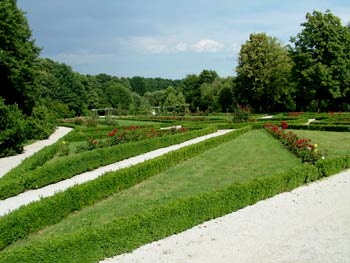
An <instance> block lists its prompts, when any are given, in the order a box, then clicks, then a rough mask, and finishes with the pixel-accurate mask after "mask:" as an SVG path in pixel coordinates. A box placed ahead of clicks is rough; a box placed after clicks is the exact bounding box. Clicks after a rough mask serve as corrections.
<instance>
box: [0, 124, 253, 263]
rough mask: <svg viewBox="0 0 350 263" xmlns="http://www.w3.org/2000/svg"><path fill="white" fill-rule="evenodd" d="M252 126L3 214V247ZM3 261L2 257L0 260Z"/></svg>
mask: <svg viewBox="0 0 350 263" xmlns="http://www.w3.org/2000/svg"><path fill="white" fill-rule="evenodd" d="M249 130H250V127H246V128H243V129H240V130H235V131H232V132H230V133H227V134H225V135H222V136H218V137H215V138H211V139H208V140H206V141H203V142H200V143H197V144H194V145H190V146H187V147H184V148H182V149H180V150H177V151H174V152H170V153H168V154H165V155H163V156H161V157H158V158H156V159H153V160H149V161H146V162H144V163H141V164H138V165H135V166H132V167H129V168H126V169H122V170H119V171H116V172H110V173H106V174H105V175H103V176H101V177H99V178H97V179H96V180H93V181H90V182H87V183H85V184H82V185H78V186H75V187H72V188H69V189H68V190H66V191H64V192H60V193H57V194H56V195H54V196H52V197H48V198H44V199H42V200H40V201H38V202H34V203H31V204H29V205H27V206H24V207H22V208H20V209H18V210H15V211H13V212H11V213H10V214H8V215H5V216H3V217H0V249H3V248H4V247H6V246H7V245H9V244H11V243H12V242H14V241H16V240H18V239H21V238H23V237H25V236H27V235H28V234H30V233H33V232H36V231H38V230H40V229H42V228H43V227H45V226H48V225H52V224H55V223H57V222H59V221H60V220H61V219H62V218H64V217H66V216H67V215H69V214H70V213H72V212H74V211H77V210H80V209H82V208H83V207H86V206H90V205H92V204H94V203H96V202H98V201H100V200H102V199H104V198H106V197H108V196H109V195H111V194H113V193H116V192H118V191H121V190H123V189H127V188H129V187H131V186H133V185H135V184H137V183H139V182H141V181H142V180H144V179H146V178H148V177H150V176H153V175H155V174H158V173H160V172H162V171H165V170H166V169H168V168H169V167H171V166H174V165H176V164H178V163H180V162H183V161H184V160H186V159H189V158H191V157H193V156H195V155H197V154H200V153H202V152H204V151H206V150H208V149H211V148H213V147H215V146H217V145H219V144H221V143H224V142H227V141H230V140H232V139H234V138H236V137H238V136H239V135H241V134H243V133H245V132H247V131H249ZM0 262H1V261H0Z"/></svg>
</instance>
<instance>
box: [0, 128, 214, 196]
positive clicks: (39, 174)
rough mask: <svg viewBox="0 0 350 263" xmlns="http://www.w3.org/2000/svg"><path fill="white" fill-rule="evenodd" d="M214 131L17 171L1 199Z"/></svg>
mask: <svg viewBox="0 0 350 263" xmlns="http://www.w3.org/2000/svg"><path fill="white" fill-rule="evenodd" d="M214 131H216V127H207V128H204V129H201V130H195V131H190V132H186V133H181V134H175V135H169V136H162V137H157V138H152V139H148V140H143V141H139V142H131V143H125V144H121V145H116V146H112V147H106V148H99V149H96V150H91V151H87V152H83V153H80V154H76V155H72V156H64V157H61V158H60V159H58V160H56V161H54V162H48V163H45V164H44V165H42V166H40V167H39V168H37V169H35V170H30V171H23V172H22V171H21V170H20V168H19V169H17V170H16V172H14V173H12V172H11V173H9V174H7V175H5V176H4V177H2V178H0V200H1V199H5V198H8V197H11V196H15V195H17V194H19V193H22V192H23V191H25V190H29V189H37V188H40V187H43V186H45V185H48V184H52V183H56V182H59V181H61V180H64V179H68V178H71V177H73V176H74V175H77V174H80V173H83V172H86V171H90V170H93V169H96V168H98V167H100V166H104V165H108V164H111V163H114V162H117V161H120V160H123V159H126V158H130V157H133V156H136V155H139V154H142V153H145V152H149V151H152V150H155V149H159V148H162V147H166V146H169V145H173V144H177V143H181V142H184V141H187V140H189V139H193V138H196V137H199V136H202V135H206V134H209V133H212V132H214Z"/></svg>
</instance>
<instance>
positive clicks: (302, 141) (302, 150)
mask: <svg viewBox="0 0 350 263" xmlns="http://www.w3.org/2000/svg"><path fill="white" fill-rule="evenodd" d="M264 128H265V130H266V131H268V132H269V133H270V134H271V135H272V136H273V137H274V138H276V139H278V140H279V141H280V142H281V143H282V145H284V146H285V147H286V148H287V149H288V150H290V151H291V152H292V153H294V154H295V155H296V156H297V157H298V158H301V160H302V161H303V162H309V163H313V164H314V163H316V162H317V160H319V159H321V158H324V157H323V155H322V153H321V152H320V151H319V150H318V149H317V144H312V143H311V140H310V139H307V138H299V137H298V136H297V135H296V134H295V133H293V132H291V131H289V132H286V131H285V130H286V129H287V128H288V124H287V123H286V122H285V121H282V122H281V126H277V125H275V124H272V123H266V124H265V125H264Z"/></svg>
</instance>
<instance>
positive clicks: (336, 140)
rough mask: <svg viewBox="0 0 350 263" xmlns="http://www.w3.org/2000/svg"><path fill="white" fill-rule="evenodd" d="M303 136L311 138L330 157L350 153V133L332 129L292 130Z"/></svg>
mask: <svg viewBox="0 0 350 263" xmlns="http://www.w3.org/2000/svg"><path fill="white" fill-rule="evenodd" d="M292 131H293V132H294V133H296V134H297V135H298V136H300V137H302V138H309V139H311V142H312V143H314V144H315V143H316V144H317V145H318V147H319V149H320V150H321V151H323V152H325V153H326V156H327V157H328V158H336V157H340V156H342V155H345V154H346V153H348V154H349V153H350V133H348V132H331V131H308V130H292Z"/></svg>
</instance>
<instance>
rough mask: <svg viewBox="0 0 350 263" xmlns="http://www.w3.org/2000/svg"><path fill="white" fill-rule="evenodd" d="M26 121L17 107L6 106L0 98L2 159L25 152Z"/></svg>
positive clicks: (0, 152) (0, 151) (0, 150)
mask: <svg viewBox="0 0 350 263" xmlns="http://www.w3.org/2000/svg"><path fill="white" fill-rule="evenodd" d="M25 126H26V123H25V120H24V116H23V115H22V113H21V111H20V110H19V109H18V107H17V106H16V105H9V106H8V105H5V103H4V101H3V99H1V98H0V158H1V157H5V156H10V155H14V154H17V153H21V152H22V151H23V142H24V141H25V139H26V136H25Z"/></svg>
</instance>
